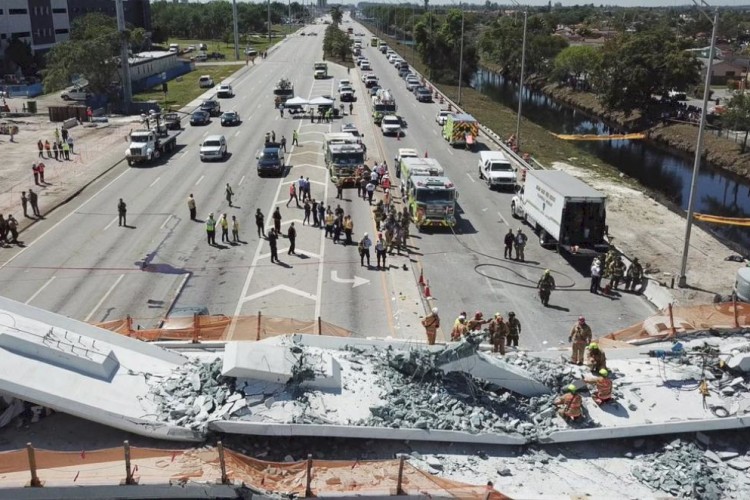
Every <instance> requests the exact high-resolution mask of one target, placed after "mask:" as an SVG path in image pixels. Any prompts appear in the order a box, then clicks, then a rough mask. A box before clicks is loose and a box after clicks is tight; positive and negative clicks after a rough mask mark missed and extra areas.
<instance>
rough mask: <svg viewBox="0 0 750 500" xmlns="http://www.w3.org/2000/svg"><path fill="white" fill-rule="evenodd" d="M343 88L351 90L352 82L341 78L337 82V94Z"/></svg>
mask: <svg viewBox="0 0 750 500" xmlns="http://www.w3.org/2000/svg"><path fill="white" fill-rule="evenodd" d="M343 87H349V89H351V87H352V82H351V81H349V80H347V79H346V78H342V79H341V80H339V92H341V89H342V88H343Z"/></svg>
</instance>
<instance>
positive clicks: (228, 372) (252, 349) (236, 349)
mask: <svg viewBox="0 0 750 500" xmlns="http://www.w3.org/2000/svg"><path fill="white" fill-rule="evenodd" d="M302 356H303V352H302V350H301V349H296V350H295V349H294V348H293V347H290V346H287V345H273V344H265V343H263V342H227V344H226V348H225V351H224V356H223V366H222V370H221V373H222V375H224V376H225V377H234V378H239V379H252V380H263V381H266V382H272V383H277V384H285V383H287V382H289V381H291V380H292V379H293V378H294V377H295V376H301V377H302V378H304V379H305V380H300V383H301V385H303V386H305V387H309V388H315V389H336V390H338V389H340V388H341V366H340V365H339V363H338V361H336V360H335V359H333V357H332V356H331V355H330V354H326V353H324V354H321V355H319V356H317V357H316V358H310V359H306V360H303V359H302ZM301 363H303V364H304V368H305V370H307V373H306V374H303V375H300V371H299V370H298V369H297V368H298V367H299V366H300V364H301Z"/></svg>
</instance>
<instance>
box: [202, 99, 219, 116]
mask: <svg viewBox="0 0 750 500" xmlns="http://www.w3.org/2000/svg"><path fill="white" fill-rule="evenodd" d="M200 109H202V110H203V111H205V112H207V113H208V114H210V115H211V116H219V115H221V104H219V101H216V100H214V99H206V100H205V101H203V102H202V103H201V107H200Z"/></svg>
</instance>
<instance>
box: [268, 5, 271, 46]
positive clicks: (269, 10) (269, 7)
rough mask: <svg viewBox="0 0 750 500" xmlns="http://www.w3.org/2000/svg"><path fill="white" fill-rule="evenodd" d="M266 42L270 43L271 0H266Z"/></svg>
mask: <svg viewBox="0 0 750 500" xmlns="http://www.w3.org/2000/svg"><path fill="white" fill-rule="evenodd" d="M268 43H271V0H268Z"/></svg>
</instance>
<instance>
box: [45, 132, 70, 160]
mask: <svg viewBox="0 0 750 500" xmlns="http://www.w3.org/2000/svg"><path fill="white" fill-rule="evenodd" d="M36 147H37V149H38V150H39V158H45V157H46V158H49V159H52V158H54V159H55V160H58V161H61V160H70V155H71V154H74V153H75V151H74V141H73V137H72V136H71V135H69V133H68V131H67V130H66V129H63V130H62V137H61V133H60V131H59V130H58V129H55V140H54V141H52V144H50V142H49V140H44V141H42V140H41V139H39V141H38V142H37V143H36ZM45 154H46V156H45Z"/></svg>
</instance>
